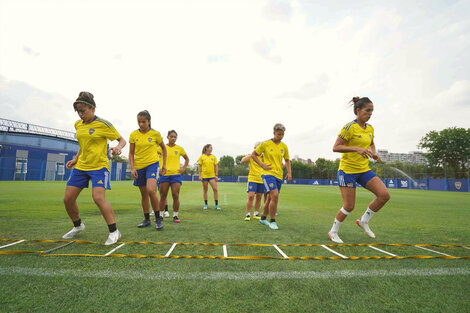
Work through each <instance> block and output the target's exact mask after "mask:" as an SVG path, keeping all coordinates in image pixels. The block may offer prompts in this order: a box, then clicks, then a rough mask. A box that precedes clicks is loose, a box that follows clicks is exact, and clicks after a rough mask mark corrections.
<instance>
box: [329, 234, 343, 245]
mask: <svg viewBox="0 0 470 313" xmlns="http://www.w3.org/2000/svg"><path fill="white" fill-rule="evenodd" d="M328 237H330V239H331V241H334V242H336V243H343V241H342V240H341V238H339V236H338V233H331V232H329V233H328Z"/></svg>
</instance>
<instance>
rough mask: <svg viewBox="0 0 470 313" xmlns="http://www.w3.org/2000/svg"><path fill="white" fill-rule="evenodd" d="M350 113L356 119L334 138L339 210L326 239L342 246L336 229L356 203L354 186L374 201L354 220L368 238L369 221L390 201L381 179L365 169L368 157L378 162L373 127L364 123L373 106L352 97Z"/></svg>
mask: <svg viewBox="0 0 470 313" xmlns="http://www.w3.org/2000/svg"><path fill="white" fill-rule="evenodd" d="M351 102H352V105H353V106H354V114H355V115H356V116H357V118H356V119H355V120H354V121H352V122H350V123H348V124H346V125H345V126H344V127H343V129H342V130H341V132H340V133H339V135H338V138H336V142H335V144H334V146H333V151H334V152H341V153H342V154H343V155H342V156H341V162H340V163H339V170H338V184H339V189H340V191H341V197H342V198H343V207H342V208H341V209H340V210H339V211H338V213H337V214H336V218H335V221H334V223H333V227H331V230H330V232H329V233H328V237H330V239H331V240H332V241H334V242H337V243H343V241H342V240H341V239H340V238H339V236H338V230H339V227H340V226H341V223H342V222H343V221H344V219H345V218H346V217H347V216H348V215H349V213H351V212H352V210H353V209H354V205H355V202H356V183H359V184H360V185H361V186H363V187H365V188H366V189H368V190H370V191H372V193H374V194H375V196H376V198H375V199H374V200H372V202H371V203H370V204H369V207H368V208H367V210H366V212H365V213H364V215H363V216H362V217H361V218H360V219H358V220H356V224H357V226H359V227H361V228H362V229H363V230H364V232H365V234H366V235H367V236H368V237H370V238H375V235H374V233H373V232H372V231H371V230H370V228H369V220H370V219H371V217H372V216H373V215H374V214H375V213H377V212H378V211H379V210H380V209H381V208H382V207H383V206H384V205H385V203H386V202H387V201H388V200H389V199H390V194H389V193H388V190H387V188H386V187H385V185H384V183H383V182H382V180H380V178H379V177H377V175H376V174H375V173H374V172H372V171H371V169H370V168H369V157H372V158H373V159H374V160H375V161H377V162H380V157H379V156H378V155H377V154H376V152H375V144H374V128H373V127H372V126H371V125H369V124H367V123H366V122H367V121H368V120H369V119H370V117H371V115H372V112H373V111H374V105H373V104H372V101H370V99H369V98H367V97H363V98H360V97H354V98H353V99H352V100H351Z"/></svg>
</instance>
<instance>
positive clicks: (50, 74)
mask: <svg viewBox="0 0 470 313" xmlns="http://www.w3.org/2000/svg"><path fill="white" fill-rule="evenodd" d="M469 51H470V1H469V0H463V1H430V0H429V1H377V0H374V1H366V0H364V1H326V0H325V1H300V0H296V1H287V0H286V1H276V0H263V1H255V0H236V1H223V0H214V1H196V0H188V1H179V0H168V1H150V0H149V1H142V0H132V1H131V0H129V1H124V0H121V1H119V0H112V1H95V0H92V1H88V0H76V1H65V0H57V1H51V0H49V1H45V0H33V1H25V0H0V117H2V118H7V119H12V120H18V121H22V122H28V123H33V124H39V125H42V126H49V127H53V128H58V129H63V130H69V131H74V128H73V124H74V122H75V121H76V120H77V119H78V116H77V115H76V113H75V112H74V110H73V107H72V103H73V101H74V100H75V98H76V97H77V96H78V93H79V92H80V91H90V92H92V93H93V94H94V95H95V101H96V103H97V109H96V114H97V115H98V116H100V117H102V118H104V119H107V120H109V121H110V122H111V123H112V124H113V125H114V126H115V127H116V129H117V130H118V131H119V132H120V133H121V135H122V136H123V137H124V138H125V139H126V140H128V138H129V135H130V133H131V132H132V131H133V130H135V129H137V127H138V126H137V121H136V115H137V113H138V112H139V111H141V110H144V109H146V110H148V111H150V113H151V115H152V127H153V128H154V129H156V130H158V131H160V132H161V133H162V134H163V135H164V136H166V132H167V131H168V130H169V129H176V130H177V132H178V133H179V139H178V142H177V143H178V144H180V145H181V146H183V147H184V148H185V149H186V151H187V152H188V154H189V156H190V158H191V164H193V163H194V162H195V161H196V160H197V158H198V157H199V155H200V153H201V149H202V146H203V145H204V144H206V143H212V144H213V147H214V151H213V154H214V155H216V156H217V157H220V156H222V155H224V154H229V155H232V156H236V155H239V154H247V153H249V152H251V151H252V148H253V144H254V143H255V142H256V141H260V140H265V139H268V138H270V137H271V136H272V126H273V125H274V124H275V123H277V122H281V123H283V124H284V125H285V126H286V128H287V130H286V133H285V137H284V142H285V143H286V144H287V145H288V147H289V151H290V154H291V158H293V157H294V156H296V155H297V156H300V157H302V158H312V159H313V160H315V159H317V158H318V157H325V158H328V159H334V158H337V157H340V155H339V154H335V153H333V152H332V145H333V143H334V141H335V139H336V137H337V134H338V132H339V130H340V129H341V127H342V126H343V125H344V124H345V123H347V122H349V121H351V120H353V119H354V118H355V116H354V114H353V111H352V109H351V108H350V107H349V106H348V101H349V100H350V99H351V98H352V97H353V96H368V97H369V98H370V99H371V100H372V101H373V102H374V105H375V111H374V114H373V116H372V119H371V120H370V124H372V125H373V126H374V128H375V135H376V138H375V143H376V146H377V148H378V149H387V150H389V152H409V151H415V150H417V144H418V142H419V140H420V138H422V137H423V136H424V135H425V134H426V133H427V132H429V131H431V130H441V129H444V128H447V127H451V126H458V127H465V128H468V127H470V52H469ZM127 151H128V150H127V149H126V152H125V154H127Z"/></svg>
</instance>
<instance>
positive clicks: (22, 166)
mask: <svg viewBox="0 0 470 313" xmlns="http://www.w3.org/2000/svg"><path fill="white" fill-rule="evenodd" d="M23 170H24V159H22V160H21V173H20V180H23Z"/></svg>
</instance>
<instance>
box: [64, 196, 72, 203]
mask: <svg viewBox="0 0 470 313" xmlns="http://www.w3.org/2000/svg"><path fill="white" fill-rule="evenodd" d="M72 203H73V200H72V197H70V196H68V195H65V196H64V204H65V205H70V204H72Z"/></svg>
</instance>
